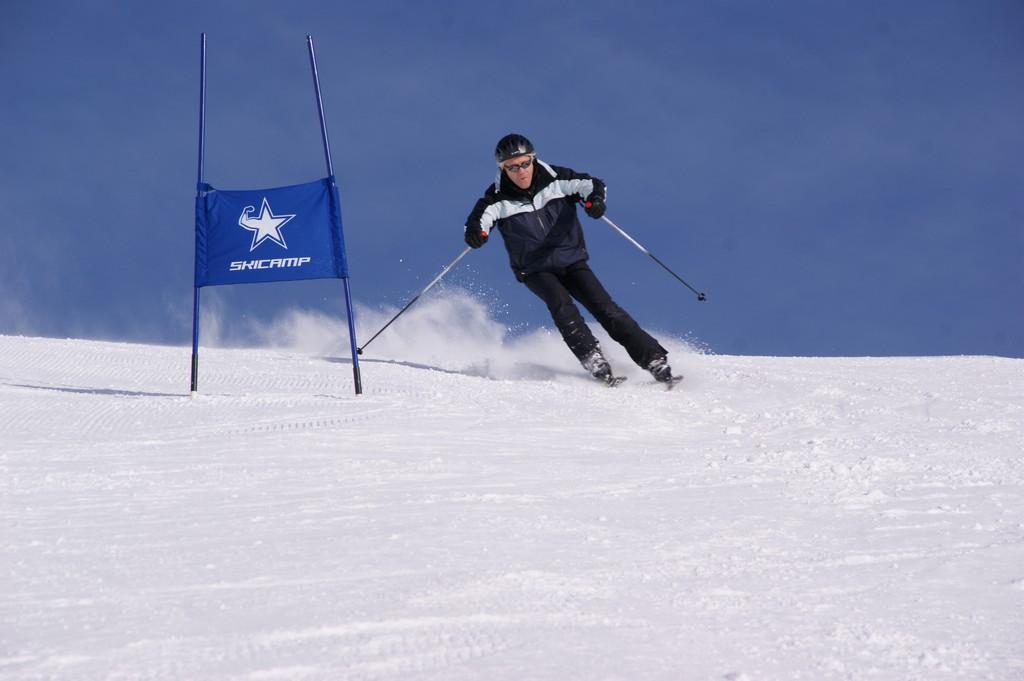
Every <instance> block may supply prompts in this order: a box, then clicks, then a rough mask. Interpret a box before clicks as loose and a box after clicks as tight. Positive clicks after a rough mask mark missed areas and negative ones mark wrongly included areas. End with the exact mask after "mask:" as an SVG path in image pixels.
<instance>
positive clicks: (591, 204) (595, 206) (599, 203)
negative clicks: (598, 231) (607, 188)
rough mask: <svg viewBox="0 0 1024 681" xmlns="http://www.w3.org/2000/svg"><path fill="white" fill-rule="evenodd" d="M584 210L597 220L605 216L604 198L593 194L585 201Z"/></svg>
mask: <svg viewBox="0 0 1024 681" xmlns="http://www.w3.org/2000/svg"><path fill="white" fill-rule="evenodd" d="M583 210H585V211H586V212H587V215H589V216H590V217H592V218H594V219H595V220H597V219H598V218H600V217H601V216H602V215H604V198H603V197H602V196H601V195H600V194H591V195H590V196H588V197H587V198H586V199H585V200H584V201H583Z"/></svg>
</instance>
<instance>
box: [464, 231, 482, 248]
mask: <svg viewBox="0 0 1024 681" xmlns="http://www.w3.org/2000/svg"><path fill="white" fill-rule="evenodd" d="M466 243H467V244H468V245H469V247H470V248H480V247H481V246H483V245H484V244H485V243H487V233H486V232H484V231H483V230H482V229H480V228H479V227H473V226H469V227H466Z"/></svg>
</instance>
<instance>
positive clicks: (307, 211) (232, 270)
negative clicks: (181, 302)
mask: <svg viewBox="0 0 1024 681" xmlns="http://www.w3.org/2000/svg"><path fill="white" fill-rule="evenodd" d="M199 189H200V192H199V195H198V196H197V197H196V269H195V285H196V286H197V287H200V286H218V285H221V284H253V283H261V282H269V281H295V280H298V279H332V278H337V279H343V278H346V277H348V262H347V260H346V258H345V242H344V238H343V236H342V229H341V203H340V201H339V200H338V187H337V184H335V180H334V177H333V176H332V177H325V178H323V179H320V180H316V181H315V182H307V183H305V184H296V185H292V186H289V187H275V188H272V189H251V190H250V189H246V190H231V191H224V190H220V189H215V188H213V187H211V186H210V185H208V184H201V185H200V187H199Z"/></svg>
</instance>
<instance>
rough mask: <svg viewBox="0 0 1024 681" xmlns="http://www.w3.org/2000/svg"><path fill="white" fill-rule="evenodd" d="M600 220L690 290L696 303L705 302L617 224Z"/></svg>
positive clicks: (698, 292)
mask: <svg viewBox="0 0 1024 681" xmlns="http://www.w3.org/2000/svg"><path fill="white" fill-rule="evenodd" d="M601 219H602V220H604V221H605V222H607V223H608V224H609V225H611V226H612V228H613V229H614V230H615V231H616V232H618V233H619V234H621V235H622V236H623V237H624V238H625V239H626V241H628V242H629V243H631V244H633V245H634V246H636V247H637V248H638V249H639V250H640V252H641V253H645V254H647V255H648V256H650V258H651V260H653V261H654V262H656V263H658V264H659V265H661V267H662V269H664V270H665V271H666V272H668V273H669V274H671V275H672V276H673V277H675V278H676V279H677V280H678V281H679V283H680V284H682V285H683V286H685V287H686V288H688V289H690V290H691V291H693V292H694V293H695V294H697V300H698V301H700V302H704V301H705V300H707V298H706V297H705V295H704V294H703V293H702V292H700V291H698V290H697V289H695V288H693V287H692V286H690V285H689V284H687V283H686V282H685V281H683V278H682V277H680V276H679V275H678V274H676V273H675V272H673V271H672V270H671V269H669V267H668V265H666V264H665V263H663V262H662V261H660V260H658V258H657V257H656V256H655V255H654V254H653V253H651V252H650V251H648V250H647V249H646V248H644V247H643V246H641V245H640V243H639V242H637V240H636V239H634V238H633V237H631V236H630V235H628V234H626V232H625V230H623V229H622V228H621V227H619V226H618V225H617V224H615V223H614V222H612V221H611V220H609V219H608V218H607V217H605V216H603V215H602V216H601Z"/></svg>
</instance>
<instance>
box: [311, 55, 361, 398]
mask: <svg viewBox="0 0 1024 681" xmlns="http://www.w3.org/2000/svg"><path fill="white" fill-rule="evenodd" d="M306 44H307V45H308V46H309V65H310V68H312V69H313V88H314V89H315V90H316V108H317V112H318V113H319V114H320V135H321V136H322V137H323V140H324V156H325V157H326V158H327V174H328V175H329V176H330V178H331V184H333V185H334V187H333V189H334V192H335V193H337V191H338V184H337V182H335V180H334V163H332V162H331V143H330V141H328V139H327V120H326V119H325V118H324V100H323V97H321V95H320V76H319V75H318V74H317V70H316V55H315V54H314V53H313V36H311V35H307V36H306ZM341 280H342V282H343V283H344V284H345V310H346V313H347V314H348V339H349V342H350V343H351V345H352V379H353V381H354V382H355V387H356V395H361V394H363V380H362V378H361V376H360V373H359V352H358V351H357V345H356V320H355V315H354V313H353V312H352V291H351V290H350V289H349V284H348V276H347V275H346V276H344V277H342V279H341Z"/></svg>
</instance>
